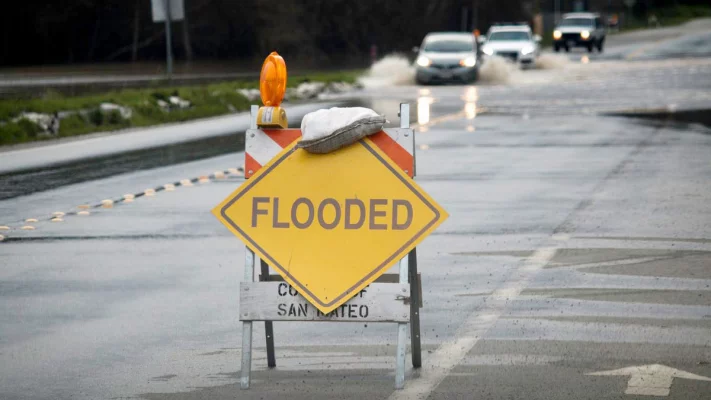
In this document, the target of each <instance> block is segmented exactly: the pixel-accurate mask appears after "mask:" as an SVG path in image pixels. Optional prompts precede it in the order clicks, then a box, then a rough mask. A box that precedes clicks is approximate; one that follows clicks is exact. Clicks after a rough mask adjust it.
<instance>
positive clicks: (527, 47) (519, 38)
mask: <svg viewBox="0 0 711 400" xmlns="http://www.w3.org/2000/svg"><path fill="white" fill-rule="evenodd" d="M540 41H541V37H540V36H538V35H534V34H533V33H532V32H531V28H530V27H529V26H528V25H525V24H517V25H513V24H501V25H494V26H492V27H491V29H489V34H488V35H487V36H486V38H485V39H483V45H482V46H481V52H482V54H483V57H486V56H499V57H503V58H506V59H508V60H511V61H513V62H514V63H519V64H520V65H521V66H522V67H531V66H533V64H534V62H535V61H536V57H537V56H538V53H539V52H540V49H539V46H538V43H539V42H540ZM483 61H484V62H485V61H486V60H483Z"/></svg>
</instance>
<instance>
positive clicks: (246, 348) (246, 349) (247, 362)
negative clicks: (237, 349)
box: [239, 247, 254, 389]
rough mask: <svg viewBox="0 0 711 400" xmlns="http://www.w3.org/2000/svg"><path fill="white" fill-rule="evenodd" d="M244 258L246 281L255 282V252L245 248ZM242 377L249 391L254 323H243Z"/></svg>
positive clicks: (243, 384) (242, 381)
mask: <svg viewBox="0 0 711 400" xmlns="http://www.w3.org/2000/svg"><path fill="white" fill-rule="evenodd" d="M245 253H246V255H245V257H244V281H245V282H251V281H253V280H254V252H252V250H250V249H249V247H247V248H245ZM240 372H241V377H240V381H239V384H240V387H241V388H242V389H249V380H250V376H251V373H252V321H242V368H241V371H240Z"/></svg>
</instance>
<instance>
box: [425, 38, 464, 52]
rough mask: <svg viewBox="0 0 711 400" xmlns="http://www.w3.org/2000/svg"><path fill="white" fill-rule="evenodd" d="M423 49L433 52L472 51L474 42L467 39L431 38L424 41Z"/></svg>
mask: <svg viewBox="0 0 711 400" xmlns="http://www.w3.org/2000/svg"><path fill="white" fill-rule="evenodd" d="M424 50H425V51H430V52H435V53H457V52H464V51H474V42H473V41H468V40H447V39H442V40H432V41H429V42H427V43H425V47H424Z"/></svg>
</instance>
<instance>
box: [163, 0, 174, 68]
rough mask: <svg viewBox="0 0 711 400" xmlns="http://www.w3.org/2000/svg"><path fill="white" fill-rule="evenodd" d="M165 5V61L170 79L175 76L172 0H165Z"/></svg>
mask: <svg viewBox="0 0 711 400" xmlns="http://www.w3.org/2000/svg"><path fill="white" fill-rule="evenodd" d="M163 4H164V5H165V61H166V64H167V67H166V74H167V75H168V80H170V79H172V78H173V44H172V43H171V33H170V22H171V21H170V18H171V15H170V0H163Z"/></svg>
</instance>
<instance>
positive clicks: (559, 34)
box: [553, 31, 563, 39]
mask: <svg viewBox="0 0 711 400" xmlns="http://www.w3.org/2000/svg"><path fill="white" fill-rule="evenodd" d="M562 37H563V32H561V31H553V39H560V38H562Z"/></svg>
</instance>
